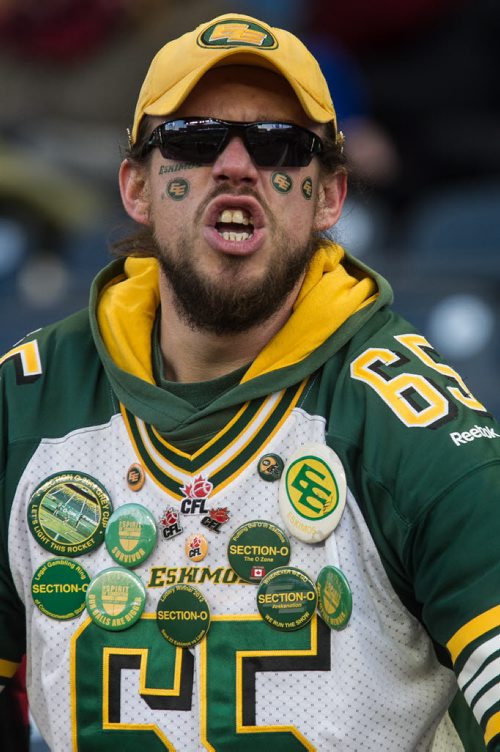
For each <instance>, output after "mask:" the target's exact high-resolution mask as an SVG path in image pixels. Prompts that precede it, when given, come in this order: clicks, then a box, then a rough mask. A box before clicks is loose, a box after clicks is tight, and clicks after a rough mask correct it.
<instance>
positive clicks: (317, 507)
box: [278, 443, 347, 543]
mask: <svg viewBox="0 0 500 752" xmlns="http://www.w3.org/2000/svg"><path fill="white" fill-rule="evenodd" d="M346 493H347V483H346V477H345V472H344V468H343V466H342V463H341V461H340V459H339V457H338V456H337V454H336V453H335V452H334V451H333V449H330V447H328V446H326V444H319V443H312V444H308V445H306V446H303V447H300V448H299V449H298V450H297V451H295V452H294V453H293V454H292V456H291V457H290V459H289V461H288V462H287V464H286V466H285V470H284V473H283V475H282V477H281V480H280V487H279V494H278V498H279V508H280V514H281V517H282V519H283V522H284V523H285V526H286V528H287V530H288V531H289V532H290V533H291V534H292V535H294V536H295V537H296V538H298V539H299V540H302V541H304V542H305V543H318V542H319V541H322V540H324V539H325V538H327V537H328V536H329V535H330V533H332V532H333V530H335V528H336V527H337V525H338V523H339V522H340V518H341V516H342V512H343V511H344V507H345V502H346Z"/></svg>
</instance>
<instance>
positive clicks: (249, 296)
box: [157, 236, 319, 335]
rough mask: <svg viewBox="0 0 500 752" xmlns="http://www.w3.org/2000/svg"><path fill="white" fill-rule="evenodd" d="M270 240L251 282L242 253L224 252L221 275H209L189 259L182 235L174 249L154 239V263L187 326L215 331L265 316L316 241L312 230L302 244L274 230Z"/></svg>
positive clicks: (243, 327)
mask: <svg viewBox="0 0 500 752" xmlns="http://www.w3.org/2000/svg"><path fill="white" fill-rule="evenodd" d="M275 241H276V242H275V248H274V254H275V261H274V263H273V264H272V265H270V267H269V269H268V270H267V271H266V274H265V276H264V278H261V279H258V280H255V281H252V282H249V281H248V280H246V279H245V262H246V259H245V258H241V257H237V256H228V257H226V258H225V259H224V264H225V268H224V274H223V275H221V279H210V278H208V277H207V276H204V275H202V274H201V273H200V271H199V270H198V269H197V268H196V265H195V264H194V263H193V259H192V257H191V254H190V246H189V243H188V241H187V240H183V241H181V243H180V244H179V247H178V248H177V249H176V252H175V253H172V252H171V251H170V250H169V249H168V248H165V247H164V248H160V247H159V244H158V241H157V246H158V256H157V257H158V261H159V264H160V268H161V271H162V273H163V275H164V277H165V279H166V280H167V283H168V285H169V286H170V288H171V290H172V292H173V296H174V305H175V307H176V310H177V312H178V314H179V316H180V317H181V318H182V319H183V320H184V321H185V322H186V323H187V324H188V326H190V327H191V328H192V329H195V330H203V331H206V332H211V333H213V334H216V335H227V334H237V333H239V332H243V331H247V330H248V329H251V328H252V327H255V326H258V325H259V324H261V323H262V322H264V321H266V320H267V319H269V318H270V317H271V316H272V315H273V314H274V313H276V312H277V311H278V310H279V308H280V307H281V305H282V303H283V302H284V301H285V299H286V298H287V296H288V295H289V293H290V292H291V291H292V290H293V288H294V287H295V285H296V284H297V282H298V281H299V280H300V278H301V277H302V275H303V274H304V272H305V270H306V269H307V266H308V265H309V262H310V260H311V258H312V257H313V255H314V253H315V251H316V248H317V246H318V242H319V241H318V239H317V238H316V236H313V237H311V238H310V241H309V243H308V244H307V246H306V247H304V246H303V245H301V246H298V245H296V246H293V245H292V241H291V239H290V238H289V237H283V236H281V237H277V238H276V236H275ZM222 277H223V279H222Z"/></svg>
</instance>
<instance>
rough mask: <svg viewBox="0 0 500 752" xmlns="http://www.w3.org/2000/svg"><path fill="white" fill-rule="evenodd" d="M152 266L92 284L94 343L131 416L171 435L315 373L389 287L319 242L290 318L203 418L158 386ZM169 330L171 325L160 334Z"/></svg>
mask: <svg viewBox="0 0 500 752" xmlns="http://www.w3.org/2000/svg"><path fill="white" fill-rule="evenodd" d="M158 278H159V267H158V263H157V261H156V260H155V259H153V258H134V257H129V258H127V259H126V260H123V259H120V260H117V261H114V262H113V263H111V264H110V265H109V266H108V267H106V268H105V269H104V270H103V271H102V272H101V273H100V274H99V275H98V276H97V278H96V279H95V281H94V284H93V286H92V292H91V301H90V320H91V327H92V333H93V337H94V341H95V344H96V347H97V350H98V352H99V355H100V358H101V360H102V362H103V365H104V368H105V370H106V373H107V375H108V378H109V379H110V381H111V384H112V387H113V390H114V392H115V394H116V396H117V397H118V399H119V400H120V401H121V402H122V404H123V405H124V406H125V407H126V408H127V409H128V410H130V411H131V412H132V413H133V414H134V415H136V416H137V417H139V418H141V419H142V420H144V421H146V422H147V423H150V424H152V425H155V426H156V428H157V429H158V430H159V431H160V432H163V433H172V432H174V433H175V431H176V430H177V429H179V428H182V426H183V425H187V424H190V423H193V422H195V421H198V420H200V419H202V418H203V417H206V416H207V415H210V414H214V413H217V412H220V411H224V410H229V409H230V408H233V409H234V407H235V406H239V405H241V404H243V403H245V402H247V401H249V400H251V399H255V398H258V397H262V396H264V395H266V394H270V393H272V392H276V391H279V390H281V389H284V388H287V387H289V386H291V385H293V384H297V383H299V382H301V381H303V380H304V379H305V378H307V377H308V376H310V375H311V374H312V373H314V372H315V371H316V370H317V369H318V368H320V367H321V366H322V365H323V364H324V363H325V362H326V361H327V360H328V359H329V358H331V357H332V355H334V354H335V353H336V352H337V351H338V350H339V349H340V348H341V347H343V346H344V345H345V344H346V343H347V342H348V341H349V340H350V339H351V338H352V337H353V336H354V335H355V334H356V333H357V332H358V331H359V329H360V328H361V327H362V326H363V325H364V324H365V323H366V321H367V320H368V319H370V318H371V317H372V316H373V315H374V313H375V312H376V311H377V310H379V309H380V308H381V307H382V306H384V305H387V304H389V303H390V302H392V292H391V289H390V287H389V285H388V283H387V282H386V281H385V280H384V279H383V278H382V277H381V276H380V275H377V274H376V273H375V272H373V271H372V270H370V269H369V268H368V267H366V266H365V265H364V264H362V263H360V262H359V261H357V260H355V259H353V258H352V257H350V256H348V255H347V254H346V252H345V251H344V249H343V248H342V247H341V246H339V245H337V244H335V243H332V242H329V241H326V240H325V241H324V242H323V243H322V244H321V245H320V247H319V248H318V250H317V252H316V254H315V256H314V257H313V259H312V261H311V263H310V266H309V268H308V271H307V273H306V276H305V278H304V282H303V284H302V287H301V290H300V292H299V295H298V296H297V300H296V301H295V304H294V307H293V311H292V315H291V316H290V318H289V319H288V321H287V322H286V324H285V325H284V326H283V327H282V329H281V330H280V331H279V332H278V333H277V334H276V335H275V336H274V337H273V338H272V339H271V340H270V341H269V342H268V343H267V345H266V346H265V347H264V348H263V349H262V351H261V352H260V353H259V354H258V355H257V357H256V358H255V360H254V361H253V362H252V363H251V364H250V366H249V368H248V370H247V371H246V372H245V373H244V376H243V378H242V379H241V381H240V383H239V384H237V385H236V386H235V387H233V388H231V389H229V390H228V391H227V392H225V393H224V394H222V395H221V396H219V397H218V398H216V399H215V400H214V401H213V402H211V403H210V404H209V405H206V406H204V407H203V408H202V409H201V410H200V409H199V408H196V407H194V406H193V405H191V404H190V403H188V402H186V401H185V400H183V399H181V398H179V397H178V396H176V395H173V394H171V393H170V392H168V391H166V390H164V389H162V388H160V387H159V386H157V385H156V384H155V381H154V378H153V368H152V329H153V325H154V321H155V318H156V314H157V310H158V306H159V305H160V294H159V284H158ZM164 325H166V326H167V327H168V321H167V322H162V326H164Z"/></svg>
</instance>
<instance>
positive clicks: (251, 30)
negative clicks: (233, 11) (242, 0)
mask: <svg viewBox="0 0 500 752" xmlns="http://www.w3.org/2000/svg"><path fill="white" fill-rule="evenodd" d="M198 44H199V45H200V47H261V48H265V49H268V50H269V49H271V50H272V49H274V48H275V47H277V46H278V44H277V42H276V39H274V37H273V36H272V34H270V32H269V31H267V30H266V29H264V28H263V27H262V26H260V25H259V24H256V23H252V22H251V21H243V20H241V19H239V18H227V19H226V20H225V21H219V23H216V24H212V25H211V26H209V27H208V29H206V30H205V31H204V32H202V33H201V34H200V36H199V37H198Z"/></svg>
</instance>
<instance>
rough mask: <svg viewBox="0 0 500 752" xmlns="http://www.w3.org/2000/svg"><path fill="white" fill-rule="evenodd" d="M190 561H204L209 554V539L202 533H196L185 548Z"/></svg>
mask: <svg viewBox="0 0 500 752" xmlns="http://www.w3.org/2000/svg"><path fill="white" fill-rule="evenodd" d="M184 550H185V551H186V555H187V557H188V559H189V561H202V560H203V559H204V558H205V556H206V555H207V553H208V543H207V539H206V538H205V536H204V535H202V534H201V533H194V534H193V535H190V536H189V537H188V539H187V540H186V544H185V546H184Z"/></svg>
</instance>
